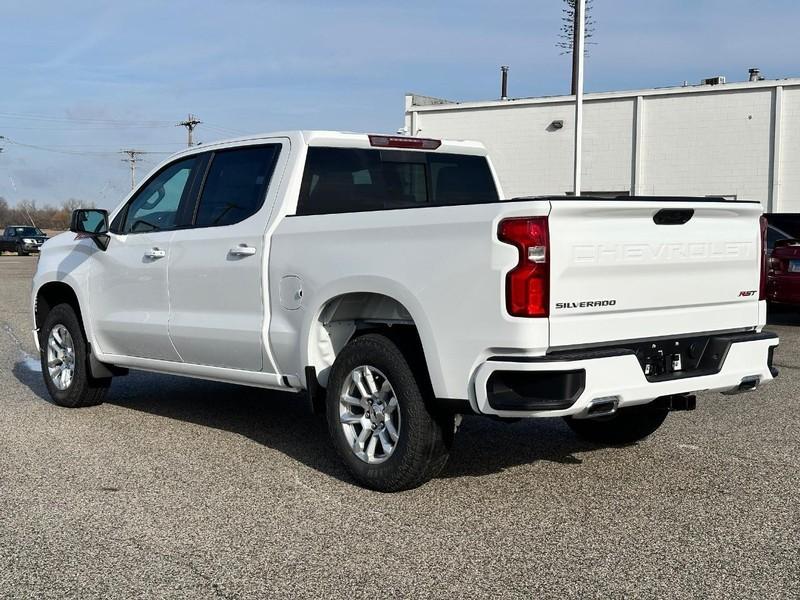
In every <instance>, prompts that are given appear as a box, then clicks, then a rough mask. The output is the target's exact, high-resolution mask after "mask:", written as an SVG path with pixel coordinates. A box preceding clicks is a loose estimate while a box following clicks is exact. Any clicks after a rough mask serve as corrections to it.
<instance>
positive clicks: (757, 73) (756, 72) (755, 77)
mask: <svg viewBox="0 0 800 600" xmlns="http://www.w3.org/2000/svg"><path fill="white" fill-rule="evenodd" d="M747 73H748V74H749V75H750V77H749V79H750V81H764V76H763V75H762V74H761V69H759V68H757V67H753V68H752V69H748V70H747Z"/></svg>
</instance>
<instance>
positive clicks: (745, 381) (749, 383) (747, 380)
mask: <svg viewBox="0 0 800 600" xmlns="http://www.w3.org/2000/svg"><path fill="white" fill-rule="evenodd" d="M760 383H761V377H759V376H758V375H750V376H749V377H743V378H742V381H741V382H740V383H739V385H738V386H736V387H735V388H732V389H730V390H727V391H725V392H722V393H723V394H725V395H726V396H733V395H735V394H744V393H745V392H752V391H754V390H756V389H758V386H759V384H760Z"/></svg>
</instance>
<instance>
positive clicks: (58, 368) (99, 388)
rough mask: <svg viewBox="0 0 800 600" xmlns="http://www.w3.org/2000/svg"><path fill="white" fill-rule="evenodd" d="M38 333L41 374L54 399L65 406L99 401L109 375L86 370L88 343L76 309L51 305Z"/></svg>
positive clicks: (104, 391)
mask: <svg viewBox="0 0 800 600" xmlns="http://www.w3.org/2000/svg"><path fill="white" fill-rule="evenodd" d="M40 336H41V337H40V338H39V345H40V346H41V362H42V374H43V375H44V383H45V385H46V386H47V391H48V392H50V397H51V398H52V399H53V402H55V403H56V404H58V405H59V406H65V407H68V408H78V407H82V406H95V405H97V404H102V403H103V399H104V397H105V394H106V391H107V390H108V386H109V385H111V379H110V378H104V379H98V378H96V377H92V375H91V373H90V372H89V352H88V344H87V343H86V339H85V337H84V335H83V329H82V327H81V324H80V321H79V320H78V315H77V314H76V313H75V309H73V308H72V306H70V305H69V304H58V305H56V306H54V307H53V309H52V310H51V311H50V312H49V313H48V314H47V317H46V318H45V320H44V324H43V325H42V329H41V332H40Z"/></svg>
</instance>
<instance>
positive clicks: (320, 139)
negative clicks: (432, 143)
mask: <svg viewBox="0 0 800 600" xmlns="http://www.w3.org/2000/svg"><path fill="white" fill-rule="evenodd" d="M371 135H375V136H382V137H387V138H393V139H406V138H407V139H424V138H418V137H412V136H400V135H397V134H385V133H384V134H367V133H355V132H349V131H325V130H291V131H276V132H270V133H260V134H253V135H246V136H240V137H236V138H229V139H225V140H219V141H216V142H211V143H208V144H202V145H199V146H193V147H192V148H187V149H186V150H182V151H180V152H176V153H175V154H173V155H172V156H173V157H174V156H180V155H182V154H192V153H196V152H203V151H205V150H210V149H219V148H225V147H228V146H236V145H240V144H242V143H243V142H244V143H258V142H259V141H261V140H267V139H271V138H278V137H282V138H288V139H289V140H290V141H291V142H292V143H296V144H302V145H306V146H333V147H339V148H375V146H374V145H373V144H372V143H371V142H370V136H371ZM437 141H440V142H441V145H440V146H439V147H438V148H436V150H425V151H435V152H439V153H443V154H446V153H453V154H473V155H478V156H485V155H486V154H487V152H486V148H485V147H484V145H483V144H481V143H480V142H476V141H470V140H438V139H437ZM404 149H407V150H411V151H414V149H409V148H404Z"/></svg>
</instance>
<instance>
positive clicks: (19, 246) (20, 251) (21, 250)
mask: <svg viewBox="0 0 800 600" xmlns="http://www.w3.org/2000/svg"><path fill="white" fill-rule="evenodd" d="M17 256H28V253H27V252H25V251H24V250H23V249H22V245H21V244H20V245H17Z"/></svg>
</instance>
